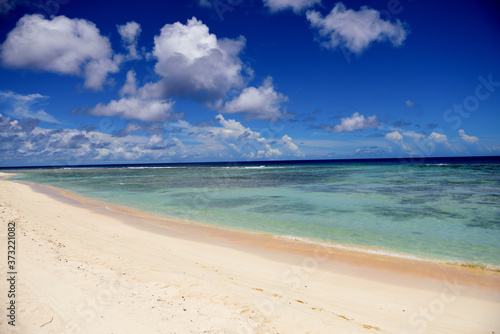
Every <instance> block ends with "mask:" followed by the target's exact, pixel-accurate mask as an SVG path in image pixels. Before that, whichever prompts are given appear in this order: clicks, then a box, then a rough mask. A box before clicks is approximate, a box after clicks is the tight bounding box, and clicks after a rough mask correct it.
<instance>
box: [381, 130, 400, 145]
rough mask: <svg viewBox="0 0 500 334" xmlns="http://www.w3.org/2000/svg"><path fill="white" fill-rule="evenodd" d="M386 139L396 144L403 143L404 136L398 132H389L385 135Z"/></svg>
mask: <svg viewBox="0 0 500 334" xmlns="http://www.w3.org/2000/svg"><path fill="white" fill-rule="evenodd" d="M385 139H387V140H389V141H392V142H395V143H400V142H403V136H402V135H401V134H400V133H399V132H398V131H394V132H389V133H388V134H386V135H385Z"/></svg>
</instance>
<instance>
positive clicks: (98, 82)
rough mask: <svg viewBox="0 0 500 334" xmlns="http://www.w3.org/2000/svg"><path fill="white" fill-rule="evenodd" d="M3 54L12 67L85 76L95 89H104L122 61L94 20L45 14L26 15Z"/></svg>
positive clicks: (87, 85)
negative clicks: (115, 55) (104, 85)
mask: <svg viewBox="0 0 500 334" xmlns="http://www.w3.org/2000/svg"><path fill="white" fill-rule="evenodd" d="M0 57H1V59H2V62H3V64H4V65H5V66H8V67H13V68H31V69H34V70H44V71H48V72H56V73H61V74H70V75H78V76H82V77H84V78H85V84H84V85H85V87H87V88H91V89H100V88H102V85H103V84H104V82H105V81H106V79H107V76H108V74H109V73H115V72H118V64H119V62H120V57H115V58H113V51H112V50H111V45H110V43H109V40H108V38H106V37H104V36H101V35H100V33H99V29H97V27H96V26H95V24H93V23H92V22H89V21H86V20H83V19H69V18H67V17H65V16H56V17H54V18H53V19H51V20H46V19H44V18H43V16H42V15H25V16H23V17H22V18H21V19H20V20H19V21H18V22H17V25H16V27H15V28H14V29H13V30H12V31H11V32H10V33H9V34H8V35H7V40H6V41H5V43H3V45H2V46H1V50H0Z"/></svg>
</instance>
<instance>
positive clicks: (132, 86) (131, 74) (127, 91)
mask: <svg viewBox="0 0 500 334" xmlns="http://www.w3.org/2000/svg"><path fill="white" fill-rule="evenodd" d="M136 86H137V83H136V79H135V71H134V70H130V71H128V72H127V80H126V81H125V85H123V87H122V89H120V96H124V95H134V94H135V92H136V89H137V88H136Z"/></svg>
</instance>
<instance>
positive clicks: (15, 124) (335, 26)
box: [0, 0, 500, 166]
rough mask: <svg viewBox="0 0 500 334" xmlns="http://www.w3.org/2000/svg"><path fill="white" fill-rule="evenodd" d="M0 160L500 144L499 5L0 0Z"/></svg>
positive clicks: (488, 148)
mask: <svg viewBox="0 0 500 334" xmlns="http://www.w3.org/2000/svg"><path fill="white" fill-rule="evenodd" d="M0 43H1V44H0V156H1V158H0V166H24V165H79V164H103V163H146V162H148V163H149V162H191V161H193V162H195V161H235V160H236V161H240V160H282V159H336V158H339V159H345V158H400V157H411V156H418V157H422V156H423V157H428V156H477V155H500V132H499V131H498V126H499V124H500V61H499V59H500V5H499V4H498V2H496V1H469V2H465V1H461V2H456V1H439V2H437V3H436V2H433V1H411V0H400V1H398V0H389V1H349V2H338V1H327V0H232V1H231V0H193V1H154V0H144V1H139V2H138V1H121V2H120V3H119V4H118V3H117V2H99V3H97V2H96V3H95V4H91V3H90V4H89V2H88V1H80V0H41V1H38V2H36V3H35V2H34V1H27V0H0Z"/></svg>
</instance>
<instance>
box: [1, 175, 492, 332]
mask: <svg viewBox="0 0 500 334" xmlns="http://www.w3.org/2000/svg"><path fill="white" fill-rule="evenodd" d="M0 175H1V173H0ZM0 205H1V206H0V218H1V226H2V227H1V229H0V240H1V243H0V249H1V250H0V253H1V254H3V255H1V256H0V259H1V260H0V272H1V273H2V277H6V276H7V271H8V269H7V224H8V222H11V221H14V222H16V233H17V239H16V270H17V277H16V279H17V286H16V298H15V300H16V306H17V308H16V326H15V327H13V326H10V325H8V323H7V321H9V319H8V318H6V317H5V315H4V312H5V311H6V307H7V303H8V300H9V299H8V298H7V292H6V291H7V290H8V282H7V280H6V279H3V278H2V279H1V280H0V282H1V283H0V291H1V296H0V301H1V309H2V312H1V314H2V318H1V320H0V321H1V322H0V333H23V334H28V333H36V334H44V333H58V334H59V333H92V334H96V333H133V334H136V333H336V334H341V333H398V334H403V333H488V334H490V333H500V317H499V315H500V288H499V286H500V283H499V282H500V274H499V273H492V272H488V273H486V272H485V271H482V270H472V269H461V268H455V267H453V268H451V269H450V268H444V269H443V268H441V267H439V266H436V265H432V266H431V267H429V266H427V267H426V268H427V269H425V270H423V271H425V272H426V273H427V274H422V270H420V271H419V270H410V269H408V268H414V267H415V268H416V267H418V264H411V263H410V264H409V266H410V267H408V266H405V265H404V264H403V263H401V262H400V266H399V267H398V268H401V269H400V270H399V271H398V270H394V268H395V265H394V263H392V262H391V261H389V262H390V263H392V264H391V265H388V266H387V268H392V269H384V267H383V266H378V267H377V266H375V267H374V265H373V263H379V262H380V261H379V260H380V259H379V260H374V261H372V258H369V257H367V256H364V257H359V256H358V260H357V261H351V262H353V263H346V261H345V259H348V257H346V256H345V254H344V255H343V254H341V253H339V254H332V253H331V251H330V254H328V258H327V256H326V255H325V254H324V252H311V251H302V250H300V246H297V249H295V250H292V249H291V247H289V246H287V245H288V244H286V243H281V244H280V243H279V242H278V241H274V240H269V238H263V237H259V238H261V239H266V240H267V241H266V242H265V243H268V244H269V245H267V246H264V245H263V246H262V247H261V246H259V245H258V244H257V245H256V244H255V242H253V244H252V242H250V241H248V242H246V243H245V244H244V245H242V246H238V244H243V243H244V242H243V241H244V240H243V239H244V237H241V234H240V236H239V238H240V239H239V241H238V240H235V241H234V240H233V241H231V240H229V241H228V240H227V239H228V236H227V235H225V234H224V233H221V234H220V237H217V230H216V229H215V232H214V231H212V230H211V231H210V233H208V232H206V231H205V232H203V233H198V234H196V233H194V235H191V236H190V235H187V234H186V233H188V232H189V231H190V230H193V229H199V230H200V231H204V230H205V228H203V227H196V226H194V227H193V226H192V225H189V224H188V225H187V227H186V228H185V230H184V232H182V231H183V227H182V226H183V224H182V223H178V222H177V223H176V222H173V221H172V223H171V224H172V226H177V227H176V228H160V227H158V225H154V224H152V225H149V223H150V222H153V223H154V222H155V221H156V220H155V219H154V218H144V217H142V218H141V217H137V216H130V215H125V214H117V213H114V212H112V211H109V210H106V209H102V208H93V207H88V206H87V207H86V206H84V205H81V204H78V202H77V201H75V200H73V199H64V198H62V196H59V197H58V196H53V195H50V196H49V195H47V194H44V193H41V192H36V191H34V190H33V189H32V188H31V187H30V186H28V185H25V184H20V183H16V182H12V181H7V180H0ZM179 226H180V227H179ZM160 230H161V231H160ZM209 230H210V229H209ZM186 231H188V232H186ZM160 232H161V233H160ZM188 234H189V233H188ZM207 234H210V235H211V236H206V235H207ZM229 235H232V234H229ZM234 235H236V236H237V237H238V234H234ZM259 238H256V239H255V238H254V239H255V240H260V239H259ZM248 240H253V239H252V238H250V237H249V239H248ZM240 241H241V242H240ZM263 243H264V242H263ZM285 246H286V247H285ZM322 251H323V250H322ZM336 257H338V259H339V260H338V261H337V260H335V258H336ZM349 261H350V260H349ZM349 261H347V262H349ZM377 261H379V262H377ZM369 263H370V265H364V264H369ZM396 267H397V264H396ZM423 267H425V266H423ZM448 267H452V266H448ZM429 268H431V270H429ZM432 268H434V269H435V270H436V271H439V272H441V273H444V274H442V275H441V276H442V277H441V276H440V275H437V276H436V275H433V274H430V275H428V274H429V273H431V272H433V270H432ZM454 275H455V276H456V277H455V276H454ZM432 276H435V277H432ZM463 277H465V278H463ZM455 278H456V279H457V281H456V282H460V284H454V283H453V280H454V279H455ZM450 281H451V282H450Z"/></svg>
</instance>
